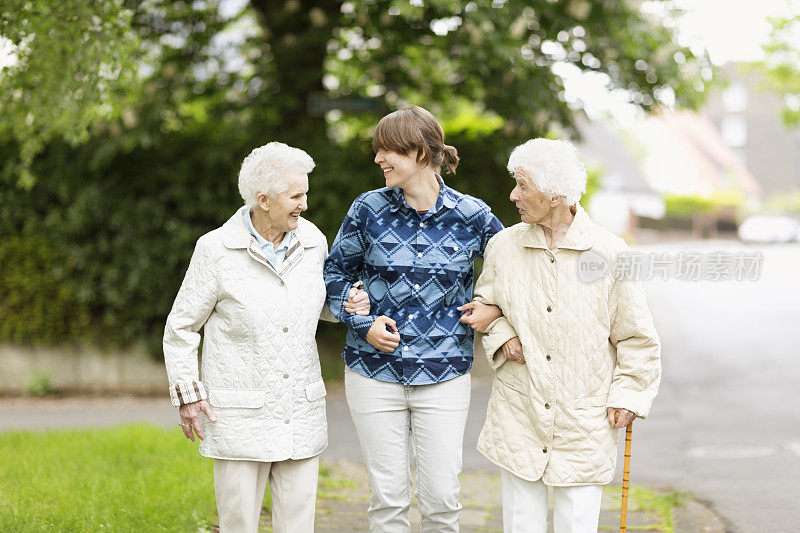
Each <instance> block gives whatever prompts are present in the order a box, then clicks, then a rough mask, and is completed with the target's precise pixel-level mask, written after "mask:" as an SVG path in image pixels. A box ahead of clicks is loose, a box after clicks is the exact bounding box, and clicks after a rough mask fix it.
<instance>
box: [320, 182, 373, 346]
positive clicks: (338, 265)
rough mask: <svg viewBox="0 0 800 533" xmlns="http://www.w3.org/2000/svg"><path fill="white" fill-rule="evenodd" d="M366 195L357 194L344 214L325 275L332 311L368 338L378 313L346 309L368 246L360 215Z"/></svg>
mask: <svg viewBox="0 0 800 533" xmlns="http://www.w3.org/2000/svg"><path fill="white" fill-rule="evenodd" d="M362 198H363V196H360V197H359V198H356V201H355V202H353V205H351V206H350V209H349V210H348V211H347V215H346V216H345V217H344V221H343V222H342V226H341V227H340V228H339V233H338V234H337V235H336V239H335V240H334V241H333V246H332V247H331V251H330V254H329V255H328V258H327V259H326V260H325V271H324V275H325V286H326V288H327V291H328V303H329V306H330V310H331V312H332V313H333V315H334V316H335V317H336V318H338V319H339V320H341V321H342V322H343V323H344V324H345V325H346V326H347V327H348V328H349V329H350V330H351V331H353V332H354V333H355V334H356V335H358V336H359V337H361V338H362V339H364V340H366V338H367V332H368V331H369V328H371V327H372V323H373V322H375V319H376V318H377V317H376V316H375V315H371V314H370V315H356V314H350V313H348V312H347V311H345V310H344V302H345V301H347V297H348V294H349V292H350V287H352V286H353V284H354V283H356V282H357V281H358V278H359V272H360V271H361V269H362V267H363V265H364V254H365V253H366V250H367V243H366V239H365V238H364V226H363V221H362V220H361V216H360V210H361V206H362V205H363V202H362Z"/></svg>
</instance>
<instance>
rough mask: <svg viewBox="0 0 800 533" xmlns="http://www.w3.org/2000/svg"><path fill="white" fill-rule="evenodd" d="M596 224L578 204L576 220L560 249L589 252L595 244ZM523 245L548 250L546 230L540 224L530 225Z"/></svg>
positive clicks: (570, 226) (568, 230) (573, 221)
mask: <svg viewBox="0 0 800 533" xmlns="http://www.w3.org/2000/svg"><path fill="white" fill-rule="evenodd" d="M593 230H594V224H593V222H592V221H591V220H589V215H587V214H586V211H584V209H583V207H581V204H576V212H575V218H574V219H573V220H572V224H570V225H569V228H568V229H567V234H566V235H564V240H563V241H562V243H561V244H560V245H559V247H558V248H559V249H566V250H579V251H584V250H588V249H589V248H591V247H592V245H593V244H594V231H593ZM522 245H523V246H524V247H526V248H541V249H544V250H547V249H548V248H547V239H546V238H545V236H544V228H542V226H540V225H539V224H530V225H529V226H528V231H526V232H525V235H524V237H523V241H522Z"/></svg>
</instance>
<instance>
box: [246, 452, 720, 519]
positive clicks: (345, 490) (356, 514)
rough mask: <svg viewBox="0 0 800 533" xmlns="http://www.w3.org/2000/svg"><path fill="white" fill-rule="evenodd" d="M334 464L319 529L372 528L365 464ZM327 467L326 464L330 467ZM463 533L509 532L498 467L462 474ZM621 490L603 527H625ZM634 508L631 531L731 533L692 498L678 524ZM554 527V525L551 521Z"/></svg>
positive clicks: (608, 504) (677, 514)
mask: <svg viewBox="0 0 800 533" xmlns="http://www.w3.org/2000/svg"><path fill="white" fill-rule="evenodd" d="M323 465H326V466H327V467H328V468H329V478H330V480H329V481H328V482H327V483H323V485H321V486H320V488H319V493H318V495H317V518H316V533H332V532H358V531H368V530H369V526H368V523H367V508H368V507H369V488H368V485H367V478H366V472H365V471H364V468H363V467H362V466H361V465H360V464H356V463H353V462H350V461H345V460H335V461H334V460H330V459H327V460H324V461H323ZM326 466H323V468H326ZM461 503H462V505H463V506H464V509H463V511H462V512H461V532H462V533H479V532H480V533H489V532H501V533H502V531H503V512H502V508H501V499H500V475H499V474H498V473H497V472H486V471H479V470H473V471H467V472H464V473H463V474H462V475H461ZM619 509H620V507H619V489H618V487H610V488H608V489H606V490H605V491H604V494H603V510H602V512H601V515H600V528H599V529H600V531H618V530H619V514H620V512H619ZM628 509H629V512H628V531H631V532H633V531H648V532H659V531H660V532H668V531H674V532H676V533H690V532H691V533H695V532H697V533H700V532H702V533H725V527H724V524H723V523H722V521H721V520H720V519H719V518H718V517H717V516H716V515H715V514H714V513H713V512H712V511H711V510H709V509H708V508H707V507H706V506H704V505H703V504H702V503H700V502H698V501H696V500H693V499H692V498H690V497H686V498H685V499H684V501H683V505H682V506H680V507H675V508H674V510H673V520H674V521H673V524H674V529H670V527H669V525H668V524H666V523H665V520H664V516H660V515H659V513H657V512H654V511H649V512H646V511H637V510H636V502H635V501H634V500H631V501H630V503H629V508H628ZM409 516H410V520H411V529H412V531H419V530H420V518H419V511H418V510H417V507H416V500H414V502H413V504H412V508H411V511H410V512H409ZM261 526H262V527H261V531H263V532H268V531H272V528H271V527H270V517H269V516H268V515H267V514H266V513H265V514H264V515H262V518H261ZM550 527H551V528H552V525H551V526H550Z"/></svg>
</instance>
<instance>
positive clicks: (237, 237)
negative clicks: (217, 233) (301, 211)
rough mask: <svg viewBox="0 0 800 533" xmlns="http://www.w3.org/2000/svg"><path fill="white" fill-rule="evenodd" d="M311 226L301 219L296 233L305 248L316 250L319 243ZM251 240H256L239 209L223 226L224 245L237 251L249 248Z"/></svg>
mask: <svg viewBox="0 0 800 533" xmlns="http://www.w3.org/2000/svg"><path fill="white" fill-rule="evenodd" d="M309 226H310V223H309V222H308V221H307V220H306V219H304V218H303V217H300V220H299V221H298V224H297V229H296V230H295V232H294V234H295V236H296V237H297V240H298V241H299V242H300V245H301V246H302V247H303V248H314V247H315V246H317V245H318V244H319V242H318V241H317V240H316V239H314V238H313V236H312V234H311V231H310V227H309ZM251 239H254V237H253V236H252V235H250V231H249V230H248V229H247V226H245V223H244V219H243V218H242V214H241V210H240V209H237V210H236V212H235V213H234V214H233V216H231V217H230V218H229V219H228V221H227V222H225V224H223V225H222V244H224V245H225V246H226V247H227V248H230V249H232V250H236V249H240V248H247V247H249V246H250V240H251Z"/></svg>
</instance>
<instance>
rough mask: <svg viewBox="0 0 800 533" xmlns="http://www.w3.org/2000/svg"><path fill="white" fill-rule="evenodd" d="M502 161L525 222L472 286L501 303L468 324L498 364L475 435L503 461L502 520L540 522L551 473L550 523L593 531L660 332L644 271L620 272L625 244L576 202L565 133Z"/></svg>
mask: <svg viewBox="0 0 800 533" xmlns="http://www.w3.org/2000/svg"><path fill="white" fill-rule="evenodd" d="M508 169H509V171H510V172H511V173H512V174H513V176H514V178H515V180H516V186H515V187H514V189H513V191H512V192H511V196H510V199H511V201H512V202H514V204H515V205H516V206H517V208H518V209H519V213H520V216H521V218H522V222H521V223H520V224H517V225H515V226H512V227H510V228H507V229H506V230H504V231H501V232H500V233H498V234H497V235H496V236H495V237H494V238H492V240H491V241H489V244H488V246H487V248H486V255H485V258H486V259H485V263H484V268H483V273H482V274H481V276H480V279H479V280H478V283H477V284H476V286H475V299H476V300H479V301H482V302H484V303H487V304H494V305H497V306H499V307H500V308H501V309H502V311H503V316H502V317H500V318H498V319H496V320H494V321H493V322H492V323H491V324H490V325H489V327H488V328H485V332H484V334H483V335H479V336H477V338H476V356H477V355H478V353H479V352H483V353H484V354H485V356H486V357H487V358H488V361H489V364H490V365H491V367H492V368H493V369H494V371H495V378H494V382H493V385H492V394H491V397H490V399H489V406H488V409H487V413H486V423H485V425H484V427H483V431H482V432H481V435H480V439H479V442H478V449H479V450H480V451H481V452H482V453H483V454H484V455H486V457H488V458H489V460H491V461H492V462H494V463H495V464H497V465H499V466H500V467H501V468H502V486H503V522H504V531H505V532H506V533H511V532H513V533H522V532H526V533H527V532H541V533H544V532H545V531H546V526H547V486H552V487H553V490H554V501H555V507H554V513H553V521H554V526H555V531H556V533H567V532H571V533H588V532H596V531H597V524H598V518H599V514H600V501H601V496H602V485H604V484H608V483H610V482H611V480H612V478H613V476H614V470H615V464H616V455H617V452H616V450H617V437H618V434H619V431H618V430H619V428H622V427H625V426H626V425H627V424H628V423H630V422H631V421H632V420H633V419H634V418H635V417H640V418H645V417H646V416H647V415H648V412H649V411H650V405H651V403H652V402H653V398H654V397H655V395H656V392H657V391H658V385H659V381H660V377H661V364H660V352H661V348H660V344H659V339H658V336H657V334H656V331H655V328H654V327H653V320H652V318H651V316H650V312H649V310H648V308H647V302H646V300H645V294H644V291H643V290H642V287H641V285H640V283H639V282H637V281H635V280H626V279H616V278H615V276H614V272H615V261H616V259H617V258H618V257H619V256H620V254H624V253H625V252H626V250H627V249H628V248H627V246H626V244H625V243H624V242H623V240H622V239H620V238H618V237H616V236H614V235H613V234H611V233H610V232H608V231H606V230H604V229H602V228H600V227H598V226H597V225H596V224H594V223H593V222H592V221H591V220H590V219H589V216H588V215H587V214H586V212H585V211H584V210H583V208H582V207H581V206H580V204H579V203H578V200H579V199H580V197H581V195H582V194H583V192H584V191H585V187H586V172H585V170H584V168H583V166H582V165H581V163H580V161H579V159H578V155H577V152H576V151H575V149H574V148H573V147H572V145H570V144H569V143H567V142H563V141H556V140H547V139H533V140H530V141H528V142H526V143H525V144H523V145H521V146H518V147H517V148H516V149H514V151H513V152H512V153H511V156H510V158H509V162H508ZM615 412H619V420H618V422H616V423H615V422H614V413H615Z"/></svg>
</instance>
